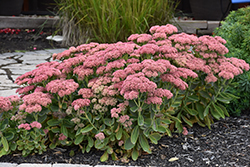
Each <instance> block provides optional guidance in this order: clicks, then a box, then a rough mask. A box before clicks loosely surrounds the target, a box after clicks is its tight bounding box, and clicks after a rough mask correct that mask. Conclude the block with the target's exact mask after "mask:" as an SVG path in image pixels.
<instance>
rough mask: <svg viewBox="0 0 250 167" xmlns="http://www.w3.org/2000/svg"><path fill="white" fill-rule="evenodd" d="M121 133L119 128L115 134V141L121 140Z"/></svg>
mask: <svg viewBox="0 0 250 167" xmlns="http://www.w3.org/2000/svg"><path fill="white" fill-rule="evenodd" d="M122 131H123V130H122V128H121V127H120V128H119V130H118V132H117V133H116V134H115V137H116V139H117V140H121V138H122Z"/></svg>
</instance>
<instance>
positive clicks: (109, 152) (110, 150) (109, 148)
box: [107, 146, 114, 154]
mask: <svg viewBox="0 0 250 167" xmlns="http://www.w3.org/2000/svg"><path fill="white" fill-rule="evenodd" d="M113 152H114V150H113V148H112V147H111V146H108V149H107V153H108V154H113Z"/></svg>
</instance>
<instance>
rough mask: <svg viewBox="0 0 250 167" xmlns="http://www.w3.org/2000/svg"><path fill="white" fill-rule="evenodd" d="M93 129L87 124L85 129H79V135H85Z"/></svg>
mask: <svg viewBox="0 0 250 167" xmlns="http://www.w3.org/2000/svg"><path fill="white" fill-rule="evenodd" d="M92 129H93V126H92V125H91V124H88V125H87V126H86V127H85V128H83V129H81V133H87V132H89V131H91V130H92Z"/></svg>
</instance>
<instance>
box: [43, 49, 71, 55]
mask: <svg viewBox="0 0 250 167" xmlns="http://www.w3.org/2000/svg"><path fill="white" fill-rule="evenodd" d="M65 50H67V48H59V49H46V51H47V52H50V53H52V54H53V53H61V52H63V51H65Z"/></svg>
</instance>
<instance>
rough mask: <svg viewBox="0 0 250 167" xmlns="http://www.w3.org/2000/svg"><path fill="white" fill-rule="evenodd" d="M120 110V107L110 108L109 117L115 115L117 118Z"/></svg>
mask: <svg viewBox="0 0 250 167" xmlns="http://www.w3.org/2000/svg"><path fill="white" fill-rule="evenodd" d="M120 112H121V109H120V108H112V109H111V118H113V117H115V118H118V117H119V115H118V114H119V113H120Z"/></svg>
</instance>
